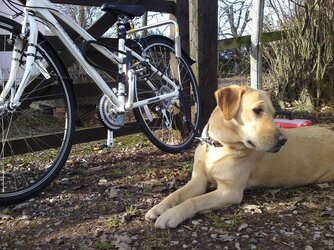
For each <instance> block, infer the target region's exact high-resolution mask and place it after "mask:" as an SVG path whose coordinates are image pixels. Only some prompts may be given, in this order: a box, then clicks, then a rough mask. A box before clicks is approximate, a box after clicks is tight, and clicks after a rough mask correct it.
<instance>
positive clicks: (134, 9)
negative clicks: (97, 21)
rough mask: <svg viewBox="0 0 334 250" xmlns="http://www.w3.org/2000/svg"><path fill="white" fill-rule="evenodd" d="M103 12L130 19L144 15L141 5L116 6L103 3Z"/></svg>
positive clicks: (143, 8)
mask: <svg viewBox="0 0 334 250" xmlns="http://www.w3.org/2000/svg"><path fill="white" fill-rule="evenodd" d="M101 9H102V10H103V11H110V12H112V13H115V14H117V15H125V16H128V17H130V18H133V17H135V16H141V15H143V14H144V13H145V11H146V10H145V7H144V6H143V5H135V4H116V3H104V4H103V5H102V6H101Z"/></svg>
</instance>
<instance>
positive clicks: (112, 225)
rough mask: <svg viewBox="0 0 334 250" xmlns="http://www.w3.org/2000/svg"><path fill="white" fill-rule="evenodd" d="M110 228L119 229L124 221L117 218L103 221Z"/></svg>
mask: <svg viewBox="0 0 334 250" xmlns="http://www.w3.org/2000/svg"><path fill="white" fill-rule="evenodd" d="M102 224H104V225H105V226H106V227H107V228H109V229H117V228H119V227H121V226H123V225H124V222H123V221H122V220H120V219H117V218H109V219H107V220H105V221H103V222H102Z"/></svg>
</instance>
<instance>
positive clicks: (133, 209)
mask: <svg viewBox="0 0 334 250" xmlns="http://www.w3.org/2000/svg"><path fill="white" fill-rule="evenodd" d="M125 212H126V213H128V214H129V215H132V216H133V215H136V213H137V208H136V207H135V206H133V205H131V206H129V207H126V208H125Z"/></svg>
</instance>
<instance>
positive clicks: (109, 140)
mask: <svg viewBox="0 0 334 250" xmlns="http://www.w3.org/2000/svg"><path fill="white" fill-rule="evenodd" d="M113 145H114V131H112V130H110V129H108V131H107V147H110V148H111V147H112V146H113Z"/></svg>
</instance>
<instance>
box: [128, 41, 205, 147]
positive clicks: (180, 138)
mask: <svg viewBox="0 0 334 250" xmlns="http://www.w3.org/2000/svg"><path fill="white" fill-rule="evenodd" d="M141 45H142V48H143V51H142V55H144V56H145V57H146V58H148V59H149V63H150V64H151V65H153V66H154V67H155V68H157V69H158V70H159V71H160V72H161V73H162V74H164V75H166V76H168V77H169V78H170V79H173V80H174V82H175V83H176V84H177V85H178V87H179V96H177V97H173V98H170V99H166V100H162V101H158V102H154V103H150V104H147V105H144V106H142V107H139V108H137V109H134V113H135V117H136V119H137V121H138V122H139V123H140V125H141V127H142V128H143V131H144V133H145V134H146V136H147V137H148V138H149V139H150V141H151V142H152V143H153V144H154V145H155V146H157V147H158V148H159V149H161V150H163V151H166V152H168V153H176V152H179V151H181V150H184V149H187V148H189V147H190V145H191V143H192V142H193V141H194V138H195V133H196V132H195V131H197V128H198V122H199V116H200V107H199V105H200V103H199V94H198V88H197V84H196V80H195V77H194V74H193V72H192V70H191V67H190V64H189V63H188V61H187V59H186V57H185V56H184V55H182V57H181V58H180V59H179V60H177V59H176V57H175V50H174V44H173V42H172V41H171V40H170V39H168V38H165V37H161V36H152V37H148V38H147V39H144V40H142V41H141ZM178 66H179V69H180V76H181V77H180V81H179V80H178V79H179V77H178V70H177V67H178ZM172 90H173V88H172V86H170V84H169V83H168V82H167V81H165V80H164V79H162V78H161V76H159V74H154V73H152V72H151V73H149V74H146V75H144V76H142V77H141V76H138V80H137V88H136V98H137V100H138V101H140V100H144V99H147V98H149V97H154V96H157V95H161V94H166V93H170V92H172Z"/></svg>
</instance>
